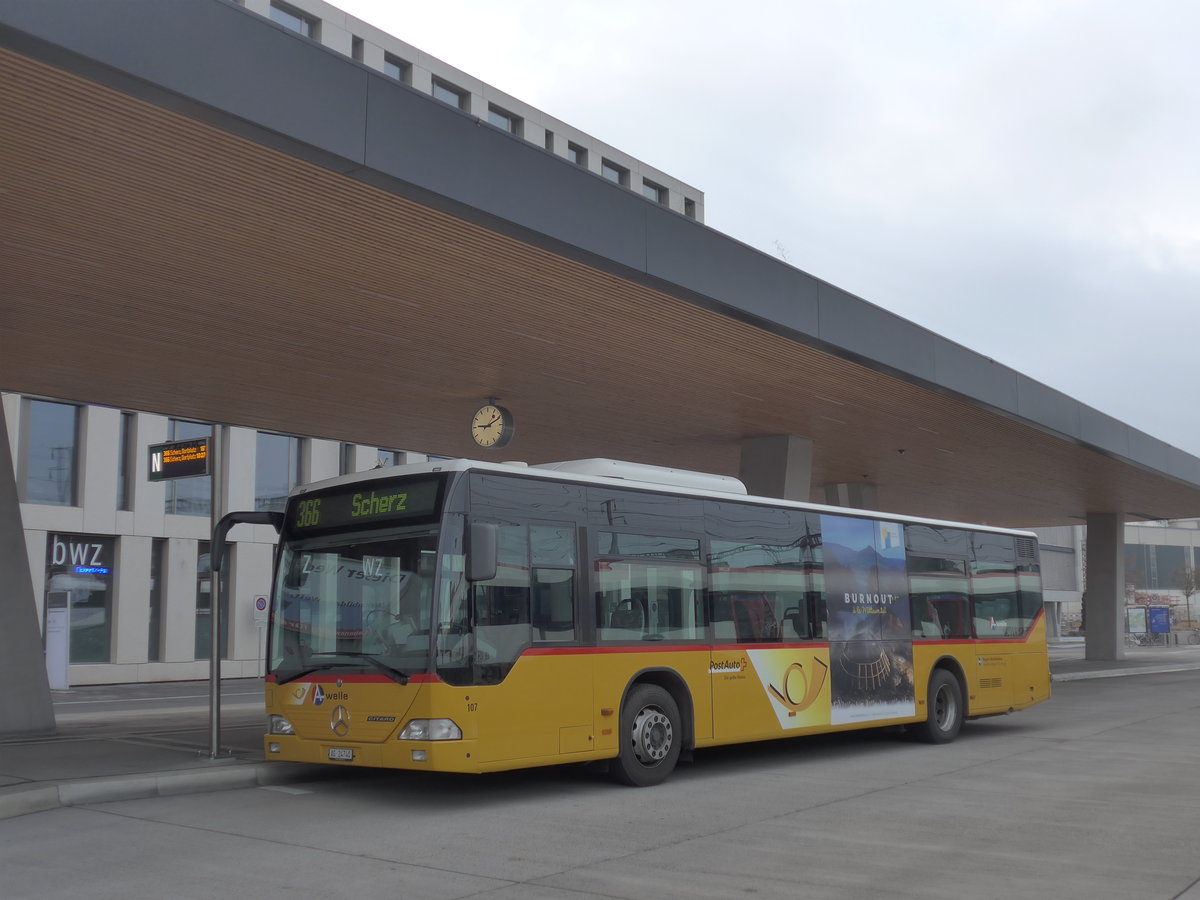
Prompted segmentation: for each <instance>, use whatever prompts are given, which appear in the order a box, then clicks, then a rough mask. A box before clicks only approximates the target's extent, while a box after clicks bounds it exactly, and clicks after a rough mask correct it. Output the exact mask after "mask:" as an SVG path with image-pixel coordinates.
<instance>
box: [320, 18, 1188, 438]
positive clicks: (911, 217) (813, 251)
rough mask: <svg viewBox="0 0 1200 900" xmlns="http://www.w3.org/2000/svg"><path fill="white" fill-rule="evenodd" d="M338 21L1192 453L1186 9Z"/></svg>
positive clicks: (820, 270)
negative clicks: (678, 184)
mask: <svg viewBox="0 0 1200 900" xmlns="http://www.w3.org/2000/svg"><path fill="white" fill-rule="evenodd" d="M333 2H334V3H335V4H336V5H337V6H339V7H341V8H343V9H345V10H346V11H347V12H349V13H351V14H352V15H355V16H358V17H359V18H361V19H364V20H366V21H368V22H371V23H372V24H374V25H376V26H377V27H379V28H382V29H383V30H385V31H387V32H389V33H391V34H394V35H396V36H397V37H399V38H401V39H402V40H405V41H407V42H408V43H410V44H413V45H415V46H417V47H419V48H420V49H422V50H424V51H426V52H428V53H430V54H432V55H434V56H436V57H439V58H440V59H442V60H444V61H445V62H448V63H450V64H451V65H453V66H456V67H457V68H459V69H462V70H464V71H466V72H468V73H469V74H471V75H473V76H475V77H477V78H479V79H481V80H482V81H485V82H487V83H488V84H491V85H493V86H495V87H497V88H499V89H500V90H502V91H505V92H507V93H509V94H512V95H513V96H516V97H518V98H520V99H521V100H524V101H525V102H527V103H529V104H531V105H533V106H535V107H538V108H539V109H542V110H544V111H546V112H547V113H549V114H550V115H553V116H555V117H557V118H559V119H562V120H563V121H565V122H568V123H570V124H571V125H573V126H574V127H576V128H579V129H580V130H582V131H584V132H587V133H588V134H591V135H593V136H595V137H596V138H598V139H600V140H602V141H604V142H606V143H608V144H611V145H613V146H615V147H618V148H620V149H621V150H623V151H625V152H626V153H629V154H630V155H632V156H634V157H636V158H638V159H641V160H643V161H644V162H646V163H648V164H650V165H652V166H655V167H656V168H659V169H661V170H663V171H665V172H667V173H669V174H671V175H673V176H675V177H676V178H680V179H682V180H683V181H685V182H688V183H689V184H691V185H693V186H694V187H696V188H699V189H700V190H702V191H703V192H704V195H705V220H706V224H708V225H710V226H711V227H713V228H715V229H717V230H718V231H721V232H723V233H725V234H728V235H730V236H731V237H734V238H736V239H738V240H740V241H743V242H745V243H747V244H749V245H751V246H753V247H756V248H758V249H760V250H762V251H764V252H766V253H770V254H771V255H773V256H777V257H783V258H785V259H786V260H787V261H788V262H789V263H790V264H791V265H793V266H796V267H797V268H800V269H803V270H804V271H806V272H808V273H810V274H812V275H815V276H816V277H818V278H822V279H824V280H826V281H829V282H832V283H833V284H835V285H837V286H838V287H841V288H843V289H845V290H848V291H850V292H851V293H854V294H857V295H858V296H860V297H862V298H864V299H866V300H868V301H870V302H872V303H875V304H877V305H879V306H882V307H884V308H885V309H888V310H891V311H892V312H895V313H897V314H899V315H901V316H904V317H905V318H907V319H911V320H912V321H914V322H917V323H918V324H921V325H924V326H926V327H928V328H930V329H933V330H934V331H937V332H939V333H941V334H943V335H945V336H946V337H948V338H950V339H952V340H955V341H958V342H959V343H962V344H965V345H966V346H968V347H970V348H971V349H973V350H976V351H978V352H980V353H982V354H984V355H986V356H990V357H992V358H994V359H996V360H998V361H999V362H1002V363H1004V364H1006V365H1009V366H1012V367H1013V368H1015V369H1017V370H1018V371H1020V372H1023V373H1025V374H1026V375H1029V376H1030V377H1032V378H1035V379H1037V380H1038V381H1042V382H1044V383H1045V384H1048V385H1050V386H1052V387H1055V388H1057V389H1059V390H1061V391H1064V392H1065V393H1067V394H1069V395H1070V396H1072V397H1075V398H1077V399H1079V400H1082V401H1083V402H1085V403H1087V404H1089V405H1091V406H1094V407H1096V408H1097V409H1100V410H1102V411H1103V412H1106V413H1108V414H1110V415H1113V416H1116V417H1117V418H1119V419H1121V420H1123V421H1125V422H1128V423H1130V424H1131V425H1134V426H1135V427H1137V428H1140V429H1142V430H1143V431H1146V432H1149V433H1150V434H1152V435H1153V436H1155V437H1157V438H1160V439H1162V440H1165V441H1167V442H1168V443H1171V444H1174V445H1175V446H1178V447H1181V448H1182V449H1185V450H1188V451H1189V452H1191V453H1195V454H1200V408H1198V404H1197V402H1196V399H1195V398H1196V397H1197V393H1198V392H1197V384H1198V383H1200V378H1198V377H1197V374H1196V373H1198V372H1200V49H1197V48H1200V3H1196V2H1193V0H1173V2H1172V0H1139V2H1138V3H1136V4H1135V3H1131V2H1128V0H1125V2H1104V0H1080V2H1071V0H1062V2H1056V0H1011V2H1010V0H987V2H984V0H978V2H969V0H957V2H952V0H946V2H935V0H908V2H903V3H901V2H895V0H870V2H868V0H864V2H858V0H847V2H837V0H821V2H817V0H790V2H757V0H746V2H741V3H730V2H722V3H716V2H707V0H692V2H686V3H685V2H676V0H670V2H666V0H664V2H655V0H637V2H633V0H605V2H603V3H601V2H576V3H572V2H570V0H555V2H550V0H506V2H504V3H496V2H494V0H491V2H484V0H478V2H453V0H443V2H441V3H438V4H432V3H430V4H415V3H400V2H396V0H333Z"/></svg>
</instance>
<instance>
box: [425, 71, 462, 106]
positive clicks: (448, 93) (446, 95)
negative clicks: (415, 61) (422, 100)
mask: <svg viewBox="0 0 1200 900" xmlns="http://www.w3.org/2000/svg"><path fill="white" fill-rule="evenodd" d="M467 96H468V95H467V92H466V91H464V90H462V89H461V88H456V87H455V86H454V85H452V84H450V83H448V82H445V81H441V80H440V79H437V78H435V79H434V80H433V97H434V99H435V100H441V101H442V102H443V103H448V104H450V105H451V106H453V107H456V108H457V109H461V110H466V108H467Z"/></svg>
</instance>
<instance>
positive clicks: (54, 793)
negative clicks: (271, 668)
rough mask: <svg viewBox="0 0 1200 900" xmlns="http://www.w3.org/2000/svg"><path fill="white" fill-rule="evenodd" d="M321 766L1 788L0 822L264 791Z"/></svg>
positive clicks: (228, 768)
mask: <svg viewBox="0 0 1200 900" xmlns="http://www.w3.org/2000/svg"><path fill="white" fill-rule="evenodd" d="M322 768H323V767H318V766H309V765H303V764H297V763H265V762H260V763H254V762H245V763H234V764H229V763H225V764H223V765H220V764H219V765H218V766H217V767H215V768H210V769H182V770H177V771H173V772H157V773H149V774H137V775H111V776H102V777H98V778H77V779H72V780H70V781H61V782H55V783H52V784H50V783H32V784H18V785H11V786H9V787H6V788H0V819H12V818H15V817H17V816H24V815H28V814H29V813H35V812H46V811H47V810H51V809H58V808H60V807H63V806H86V805H89V804H93V803H111V802H113V801H114V800H142V799H146V798H149V797H170V796H174V795H179V794H201V793H207V792H211V791H228V790H235V789H237V788H249V787H264V786H269V785H273V784H287V783H289V782H294V781H311V780H315V779H317V778H319V777H320V774H321V771H322Z"/></svg>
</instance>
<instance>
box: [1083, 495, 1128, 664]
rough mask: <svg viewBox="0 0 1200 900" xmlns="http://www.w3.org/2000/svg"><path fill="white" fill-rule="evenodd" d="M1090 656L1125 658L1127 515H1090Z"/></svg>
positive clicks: (1087, 649)
mask: <svg viewBox="0 0 1200 900" xmlns="http://www.w3.org/2000/svg"><path fill="white" fill-rule="evenodd" d="M1084 596H1085V600H1084V602H1085V603H1086V604H1087V631H1086V632H1085V634H1086V637H1087V640H1086V643H1085V645H1084V647H1085V649H1084V656H1085V657H1086V658H1087V659H1124V658H1125V514H1124V513H1089V514H1088V517H1087V584H1086V585H1085V591H1084Z"/></svg>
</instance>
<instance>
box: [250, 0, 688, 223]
mask: <svg viewBox="0 0 1200 900" xmlns="http://www.w3.org/2000/svg"><path fill="white" fill-rule="evenodd" d="M236 2H237V3H238V5H239V6H242V7H244V8H245V9H247V10H249V11H251V12H254V13H257V14H258V15H261V16H264V17H266V18H268V19H270V20H271V21H272V22H275V23H276V24H277V25H279V26H280V27H282V28H286V29H288V30H290V31H292V32H294V33H295V34H296V35H297V36H299V37H300V38H303V39H305V40H311V41H316V42H318V43H320V44H321V45H322V46H325V47H328V48H329V49H330V50H332V51H334V52H337V53H340V54H342V55H343V56H348V57H350V58H351V59H353V60H355V61H357V62H360V63H362V64H363V65H364V66H367V67H368V68H371V69H374V70H375V71H377V72H382V73H383V74H384V75H387V76H388V77H390V78H394V79H396V80H397V81H399V82H400V83H402V84H406V85H408V86H409V87H411V88H413V90H416V91H420V92H421V93H422V94H426V95H428V96H430V97H433V98H434V99H435V100H439V101H441V102H443V103H446V104H449V105H450V106H453V107H455V108H457V109H459V110H461V111H462V112H463V113H464V114H466V115H470V116H473V117H475V118H476V119H478V120H479V121H480V122H481V123H486V124H487V125H490V126H492V127H493V128H499V129H500V130H502V131H506V132H508V133H509V134H511V135H513V137H515V138H518V139H520V140H523V141H526V142H528V143H530V144H533V145H535V146H537V147H541V148H543V149H544V150H546V151H547V152H549V153H552V154H554V155H555V156H558V157H560V158H562V159H564V160H566V161H567V162H569V163H571V164H573V165H576V166H579V167H581V168H583V169H586V170H587V171H589V172H592V173H593V174H595V175H597V176H598V177H600V178H605V179H607V180H609V181H611V182H613V183H615V184H618V185H620V186H622V187H624V188H627V189H629V190H630V191H633V192H634V193H637V194H639V195H641V196H643V197H645V198H646V199H647V200H649V201H650V202H652V203H658V204H659V205H661V206H665V207H667V208H668V209H672V210H674V211H676V212H678V213H681V214H683V215H685V216H688V217H689V218H693V219H696V220H697V221H700V222H703V221H704V194H703V193H702V192H701V191H699V190H697V189H696V188H694V187H692V186H691V185H689V184H685V183H684V182H682V181H680V180H679V179H678V178H674V177H672V176H671V175H668V174H667V173H666V172H663V171H661V170H659V169H655V168H653V167H652V166H649V165H647V164H646V163H644V162H642V161H641V160H638V159H635V158H634V157H632V156H630V155H629V154H628V153H625V152H623V151H621V150H618V149H617V148H616V147H613V146H611V145H610V144H606V143H604V142H603V141H600V140H598V139H596V138H594V137H592V136H591V135H589V134H586V133H584V132H582V131H580V130H579V129H578V128H575V127H573V126H571V125H568V124H567V123H566V122H563V121H562V120H560V119H556V118H554V117H553V116H550V115H548V114H546V113H544V112H542V111H541V110H539V109H535V108H534V107H532V106H530V105H529V104H527V103H524V102H522V101H521V100H518V99H517V98H516V97H513V96H512V95H510V94H506V93H504V92H503V91H501V90H499V89H497V88H494V87H492V86H491V85H490V84H487V83H485V82H483V81H480V80H479V79H478V78H475V77H474V76H472V75H468V74H467V73H466V72H463V71H462V70H461V69H456V68H455V67H454V66H451V65H449V64H448V63H445V62H442V60H440V59H437V58H436V57H433V56H430V55H429V54H428V53H425V52H423V51H421V50H418V49H417V48H416V47H414V46H412V45H411V44H408V43H405V42H404V41H402V40H400V39H399V38H397V37H394V36H392V35H390V34H387V33H386V32H384V31H381V30H380V29H378V28H376V27H375V26H373V25H370V24H368V23H366V22H364V21H362V20H361V19H358V18H355V17H354V16H351V15H349V14H348V13H346V12H343V11H342V10H340V9H338V8H337V7H336V6H331V5H330V4H328V3H324V2H322V0H286V2H285V0H236Z"/></svg>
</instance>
